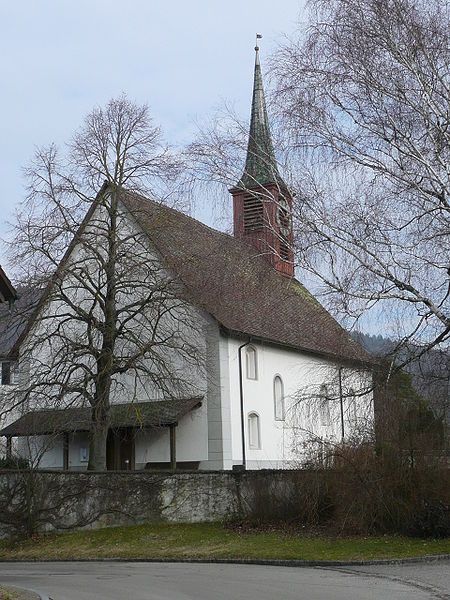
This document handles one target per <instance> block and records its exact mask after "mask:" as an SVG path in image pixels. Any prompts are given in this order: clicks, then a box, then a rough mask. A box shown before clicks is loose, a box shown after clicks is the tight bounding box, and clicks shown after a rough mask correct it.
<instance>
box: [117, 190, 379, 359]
mask: <svg viewBox="0 0 450 600" xmlns="http://www.w3.org/2000/svg"><path fill="white" fill-rule="evenodd" d="M122 201H123V203H124V205H125V206H126V207H127V208H128V210H129V211H130V212H131V213H132V215H133V216H134V218H135V219H136V221H137V222H138V223H139V224H140V226H141V227H142V228H143V229H144V230H145V231H146V232H147V233H148V235H149V237H150V239H151V240H152V241H153V243H154V245H155V247H156V248H157V250H158V251H159V252H160V254H161V256H162V258H163V260H164V261H165V263H166V265H167V266H168V267H169V268H170V269H172V271H173V272H174V273H175V274H176V275H177V276H178V277H179V278H180V279H181V280H182V282H183V283H184V285H185V286H186V289H187V291H188V296H189V299H191V300H192V301H193V302H195V304H196V305H197V306H199V307H201V308H203V309H204V310H205V311H206V312H208V313H209V314H210V315H212V316H213V317H215V318H216V320H217V321H218V322H219V323H220V324H221V325H222V326H223V327H224V328H225V329H226V330H228V331H229V332H231V333H240V334H245V335H246V336H253V337H255V338H259V339H263V340H267V341H271V342H275V343H278V344H282V345H285V346H289V347H292V348H296V349H301V350H305V351H308V352H312V353H315V354H321V355H327V356H329V357H333V358H337V359H339V360H349V361H357V362H362V363H372V362H373V359H372V358H371V357H370V355H369V354H368V353H367V352H366V351H365V350H364V349H363V348H362V347H361V346H360V345H359V344H358V343H357V342H356V341H355V340H353V339H352V338H351V337H350V335H349V334H348V333H347V332H346V331H345V330H344V329H343V328H342V327H341V326H340V325H339V324H338V323H337V322H336V321H335V319H334V318H333V317H332V316H331V315H330V314H329V313H328V312H327V311H326V310H325V309H324V308H323V306H322V305H321V304H320V303H319V302H318V301H317V300H316V299H315V298H314V297H313V296H312V295H311V294H310V292H308V290H307V289H306V288H305V287H304V286H303V285H302V284H301V283H300V282H299V281H297V280H296V279H289V278H287V277H285V276H283V275H281V274H280V273H278V272H277V271H276V270H275V269H274V268H273V267H272V266H270V265H269V263H268V262H267V261H266V260H265V259H264V258H263V257H261V256H259V255H257V254H256V250H255V249H254V248H253V247H251V246H249V245H248V244H246V243H245V242H243V241H240V240H238V239H236V238H234V237H232V236H230V235H227V234H224V233H221V232H219V231H216V230H214V229H211V228H210V227H207V226H206V225H204V224H203V223H200V222H199V221H197V220H195V219H192V218H191V217H188V216H187V215H185V214H183V213H180V212H178V211H176V210H173V209H171V208H167V207H165V206H162V205H160V204H157V203H155V202H153V201H150V200H148V199H147V198H144V197H142V196H138V195H136V194H131V193H124V195H123V197H122Z"/></svg>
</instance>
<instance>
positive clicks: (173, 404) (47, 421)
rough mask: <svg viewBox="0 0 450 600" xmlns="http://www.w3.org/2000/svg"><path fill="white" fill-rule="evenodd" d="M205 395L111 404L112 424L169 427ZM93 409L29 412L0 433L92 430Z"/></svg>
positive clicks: (47, 432) (26, 433)
mask: <svg viewBox="0 0 450 600" xmlns="http://www.w3.org/2000/svg"><path fill="white" fill-rule="evenodd" d="M201 402H202V398H188V399H175V400H162V401H158V402H141V403H131V404H113V405H112V406H111V414H110V419H111V425H110V427H111V428H113V429H115V428H119V427H136V428H141V427H167V426H169V425H174V424H176V423H177V422H178V420H179V419H180V418H181V417H182V416H183V415H186V414H187V413H188V412H190V411H191V410H193V409H194V408H195V407H197V406H199V405H200V404H201ZM91 422H92V417H91V409H90V408H89V407H84V408H74V407H70V408H66V409H64V410H62V409H60V410H39V411H35V412H29V413H27V414H25V415H23V416H22V417H20V419H18V420H17V421H15V422H14V423H11V424H10V425H8V426H7V427H5V428H4V429H2V430H1V431H0V435H10V436H22V435H44V434H50V433H57V432H63V431H67V432H69V431H89V429H90V425H91Z"/></svg>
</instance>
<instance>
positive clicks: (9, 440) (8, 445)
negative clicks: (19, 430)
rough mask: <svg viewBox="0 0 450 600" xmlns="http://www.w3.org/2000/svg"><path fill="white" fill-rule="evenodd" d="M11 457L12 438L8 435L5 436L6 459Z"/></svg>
mask: <svg viewBox="0 0 450 600" xmlns="http://www.w3.org/2000/svg"><path fill="white" fill-rule="evenodd" d="M11 457H12V437H11V436H10V435H7V436H6V458H11Z"/></svg>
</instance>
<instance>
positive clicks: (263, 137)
mask: <svg viewBox="0 0 450 600" xmlns="http://www.w3.org/2000/svg"><path fill="white" fill-rule="evenodd" d="M261 37H262V36H261V35H260V34H257V35H256V46H255V53H256V55H255V75H254V81H253V100H252V113H251V118H250V133H249V139H248V146H247V159H246V162H245V169H244V174H243V175H242V177H241V179H240V181H239V183H238V187H244V188H254V187H256V186H258V185H262V186H263V185H266V184H268V183H275V184H278V185H280V186H282V187H284V188H285V187H286V185H285V184H284V182H283V180H282V179H281V177H280V175H279V173H278V168H277V161H276V158H275V151H274V149H273V144H272V136H271V134H270V127H269V118H268V116H267V108H266V99H265V96H264V87H263V80H262V74H261V65H260V62H259V47H258V39H259V38H261Z"/></svg>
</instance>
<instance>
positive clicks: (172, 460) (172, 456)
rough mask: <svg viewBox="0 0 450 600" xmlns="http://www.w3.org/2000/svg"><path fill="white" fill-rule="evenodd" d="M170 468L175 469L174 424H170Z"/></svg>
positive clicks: (175, 441) (175, 439) (175, 445)
mask: <svg viewBox="0 0 450 600" xmlns="http://www.w3.org/2000/svg"><path fill="white" fill-rule="evenodd" d="M169 433H170V468H171V469H172V471H175V470H176V468H177V438H176V425H175V424H173V425H170V427H169Z"/></svg>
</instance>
